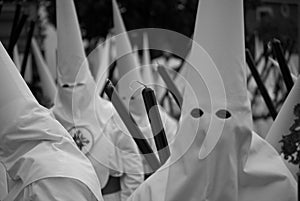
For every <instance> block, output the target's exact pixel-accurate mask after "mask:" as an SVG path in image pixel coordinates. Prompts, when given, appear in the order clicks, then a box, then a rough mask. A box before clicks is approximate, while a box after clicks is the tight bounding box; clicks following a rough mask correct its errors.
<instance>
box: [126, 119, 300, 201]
mask: <svg viewBox="0 0 300 201" xmlns="http://www.w3.org/2000/svg"><path fill="white" fill-rule="evenodd" d="M209 118H210V117H209V116H207V117H203V118H202V117H201V119H200V120H199V122H197V120H194V121H191V119H189V118H186V120H183V121H184V124H183V127H181V128H180V130H179V133H180V134H178V135H180V136H178V137H177V138H176V142H175V144H174V146H173V149H172V156H171V160H169V161H168V162H167V163H166V164H165V165H164V166H163V167H161V168H160V169H159V170H158V171H157V172H156V173H154V174H153V175H152V176H151V177H150V178H149V179H148V180H146V181H145V182H144V183H143V184H142V185H141V186H140V187H139V188H138V189H137V190H136V191H135V192H134V193H133V194H132V196H131V197H130V198H129V199H128V201H152V200H155V201H174V200H186V201H198V200H210V201H219V200H224V201H250V200H272V201H273V200H274V201H281V200H285V201H295V200H296V198H297V194H296V192H297V190H296V181H295V180H294V179H293V177H292V175H291V174H290V172H289V171H288V169H287V168H286V167H285V165H284V163H283V162H282V160H281V158H280V157H279V156H278V154H277V153H276V152H275V150H274V149H273V148H272V147H271V146H270V145H269V144H267V143H266V142H265V141H264V140H263V139H261V138H260V137H259V136H258V135H256V134H255V133H253V134H251V131H250V130H248V129H246V128H245V127H240V126H239V125H238V123H236V124H232V123H233V121H237V120H236V119H235V120H233V119H232V120H229V121H230V123H226V124H225V128H224V132H223V134H222V136H221V139H220V140H219V142H218V144H217V145H216V147H215V148H214V150H213V151H212V152H211V153H210V154H209V156H208V157H207V158H205V159H204V160H200V159H199V149H200V146H201V145H202V142H203V139H204V137H205V130H206V129H205V128H206V127H207V122H208V121H209ZM234 118H235V117H234ZM201 122H203V123H201ZM195 123H200V125H199V129H198V132H197V135H196V136H194V135H193V134H192V132H191V133H186V132H184V131H186V130H187V129H189V128H192V127H194V125H195ZM192 130H193V129H191V131H192ZM194 137H195V138H194ZM189 140H193V141H192V144H191V145H190V146H189V147H188V149H187V146H186V145H188V142H189ZM183 142H184V143H183ZM181 155H182V157H179V156H181Z"/></svg>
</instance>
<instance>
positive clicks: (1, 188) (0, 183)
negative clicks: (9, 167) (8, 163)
mask: <svg viewBox="0 0 300 201" xmlns="http://www.w3.org/2000/svg"><path fill="white" fill-rule="evenodd" d="M6 195H7V176H6V170H5V167H4V166H3V165H2V163H0V200H3V199H4V198H5V197H6Z"/></svg>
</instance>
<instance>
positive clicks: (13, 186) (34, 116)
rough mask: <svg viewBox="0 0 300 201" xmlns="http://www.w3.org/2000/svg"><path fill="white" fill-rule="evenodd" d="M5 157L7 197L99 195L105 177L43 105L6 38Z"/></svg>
mask: <svg viewBox="0 0 300 201" xmlns="http://www.w3.org/2000/svg"><path fill="white" fill-rule="evenodd" d="M0 65H1V73H0V93H1V96H0V121H1V124H0V162H1V163H2V164H3V165H4V168H5V170H6V172H7V175H8V176H7V177H8V186H7V190H8V194H7V195H6V196H5V197H4V198H3V197H2V199H3V200H4V201H11V200H14V201H18V200H20V201H21V200H32V201H38V200H43V201H47V200H49V201H56V200H57V201H61V200H64V201H65V200H82V201H84V200H86V201H90V200H98V201H101V200H103V199H102V195H101V191H99V188H100V183H99V180H98V179H97V176H96V173H95V170H94V169H93V166H92V165H91V163H90V161H89V160H88V159H87V158H86V157H85V156H84V154H82V153H81V152H80V151H79V150H78V148H77V147H76V144H75V143H74V141H73V139H72V138H71V137H70V135H69V134H68V132H67V131H66V130H65V129H64V128H63V127H62V126H61V125H60V124H59V123H58V122H57V121H56V120H55V119H54V118H53V116H52V115H51V113H50V111H49V110H48V109H46V108H44V107H42V106H40V105H39V104H38V102H37V100H36V99H35V98H34V96H33V95H32V93H31V92H30V90H29V88H28V87H27V85H26V83H25V81H24V80H23V79H22V77H21V76H20V74H19V72H18V70H17V68H16V66H15V65H14V63H13V62H12V60H11V59H10V57H9V55H8V54H7V52H6V50H5V49H4V47H3V45H2V44H0Z"/></svg>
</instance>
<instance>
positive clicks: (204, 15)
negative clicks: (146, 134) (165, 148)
mask: <svg viewBox="0 0 300 201" xmlns="http://www.w3.org/2000/svg"><path fill="white" fill-rule="evenodd" d="M242 11H243V5H242V0H201V1H200V2H199V7H198V14H197V19H196V27H195V34H194V40H195V41H196V42H197V43H194V44H193V48H192V52H191V55H190V58H189V59H188V63H190V64H191V66H189V73H188V76H187V78H186V80H187V82H188V85H187V86H186V87H185V92H184V100H183V109H182V111H183V112H182V116H181V120H180V128H179V131H178V132H177V135H176V139H175V142H174V146H173V147H171V153H172V155H171V158H170V160H169V161H168V163H166V164H165V165H164V166H162V167H161V168H160V169H159V170H158V171H157V172H156V173H155V174H154V175H152V176H151V177H150V178H149V179H148V180H147V181H146V182H144V183H143V184H142V185H141V186H140V187H139V188H138V189H137V190H136V191H135V193H134V194H132V196H131V197H130V198H129V199H128V201H136V200H140V201H150V200H155V201H171V200H172V201H174V200H186V201H199V200H201V201H202V200H203V201H204V200H209V201H219V200H224V201H250V200H261V201H262V200H272V201H273V200H275V201H282V200H285V201H295V200H296V198H297V188H296V182H295V180H294V178H293V177H292V175H291V173H290V172H289V170H288V169H287V168H286V166H285V165H284V163H283V162H282V160H281V158H280V157H279V155H278V154H277V153H276V151H275V150H274V149H273V148H272V147H271V146H270V145H269V144H268V143H266V142H265V141H264V140H263V139H262V138H260V137H259V136H258V135H256V134H255V133H252V121H251V110H250V104H249V100H248V97H247V90H246V73H245V58H244V32H243V27H244V26H243V19H244V18H243V12H242ZM198 44H200V45H201V46H199V45H198Z"/></svg>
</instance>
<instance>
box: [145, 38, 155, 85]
mask: <svg viewBox="0 0 300 201" xmlns="http://www.w3.org/2000/svg"><path fill="white" fill-rule="evenodd" d="M142 64H143V68H142V77H143V81H144V83H145V84H150V85H153V84H155V82H154V79H153V70H154V69H153V66H152V64H151V58H150V52H149V40H148V35H147V33H144V34H143V62H142Z"/></svg>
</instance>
